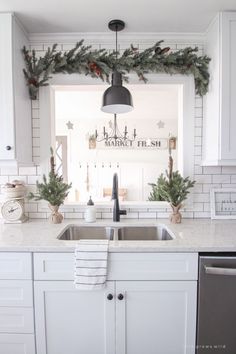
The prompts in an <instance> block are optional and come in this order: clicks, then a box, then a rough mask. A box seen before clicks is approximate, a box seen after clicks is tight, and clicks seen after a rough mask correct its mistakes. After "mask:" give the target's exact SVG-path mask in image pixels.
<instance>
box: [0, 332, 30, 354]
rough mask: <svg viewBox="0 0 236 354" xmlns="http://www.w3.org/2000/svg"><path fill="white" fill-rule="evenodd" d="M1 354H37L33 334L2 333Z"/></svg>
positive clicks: (0, 339)
mask: <svg viewBox="0 0 236 354" xmlns="http://www.w3.org/2000/svg"><path fill="white" fill-rule="evenodd" d="M0 353H1V354H35V341H34V335H33V334H0Z"/></svg>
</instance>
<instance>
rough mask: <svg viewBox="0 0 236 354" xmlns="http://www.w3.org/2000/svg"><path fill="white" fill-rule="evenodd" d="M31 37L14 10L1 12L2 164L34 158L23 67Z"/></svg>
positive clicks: (0, 110)
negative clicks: (25, 48)
mask: <svg viewBox="0 0 236 354" xmlns="http://www.w3.org/2000/svg"><path fill="white" fill-rule="evenodd" d="M24 45H25V46H28V39H27V36H26V34H25V32H24V29H23V28H22V27H21V24H19V23H18V20H17V19H16V18H15V16H14V15H13V14H11V13H0V47H1V53H2V54H1V56H0V122H1V129H0V164H16V163H18V164H20V165H24V164H29V163H31V162H32V132H31V130H32V129H31V102H30V99H29V95H28V89H27V86H26V84H25V79H24V75H23V71H22V69H23V68H24V60H23V56H22V48H23V46H24Z"/></svg>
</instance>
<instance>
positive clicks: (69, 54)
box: [22, 40, 210, 100]
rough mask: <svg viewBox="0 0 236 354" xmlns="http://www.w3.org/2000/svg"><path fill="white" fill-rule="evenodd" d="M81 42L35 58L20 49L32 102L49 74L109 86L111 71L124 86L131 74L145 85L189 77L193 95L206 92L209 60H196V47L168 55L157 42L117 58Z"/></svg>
mask: <svg viewBox="0 0 236 354" xmlns="http://www.w3.org/2000/svg"><path fill="white" fill-rule="evenodd" d="M83 42H84V41H83V40H81V41H80V42H78V43H77V44H76V45H75V47H74V48H73V49H71V50H69V51H66V52H61V51H57V50H56V47H57V44H54V45H53V46H52V48H48V50H47V52H46V53H45V55H44V56H43V57H39V58H37V56H36V52H35V50H32V52H31V51H29V50H28V49H26V47H24V48H23V50H22V51H23V56H24V60H25V68H24V69H23V72H24V76H25V79H26V83H27V85H28V87H29V95H30V98H31V99H32V100H34V99H36V98H37V93H38V90H39V87H41V86H46V85H48V81H49V80H50V78H51V76H50V75H51V74H56V73H67V74H72V73H78V74H85V75H89V76H91V77H93V78H100V79H101V80H103V81H107V82H109V77H110V74H111V73H112V71H113V70H114V68H116V69H117V70H118V71H120V72H121V73H122V75H123V79H124V80H125V81H126V82H127V81H128V77H127V74H128V73H129V72H135V73H136V74H137V75H138V77H139V79H140V80H141V81H143V82H147V78H146V77H145V74H148V73H167V74H170V75H172V74H184V75H190V74H192V75H193V76H194V80H195V90H196V93H197V94H199V95H200V96H203V95H205V94H206V93H207V91H208V85H209V77H210V75H209V71H208V64H209V62H210V58H209V57H208V56H206V55H203V56H198V55H197V52H198V48H197V47H195V48H191V47H187V48H184V49H180V50H177V51H171V50H170V48H169V47H164V48H162V47H161V46H160V45H161V44H162V43H163V41H159V42H157V43H156V44H155V45H153V46H152V47H150V48H147V49H145V50H144V51H141V52H139V51H138V49H137V48H134V47H133V46H132V45H131V46H130V48H128V49H126V50H124V52H123V54H122V55H119V53H116V51H113V52H109V51H108V50H107V49H99V50H93V49H92V48H91V46H85V45H83ZM116 54H118V58H117V59H116Z"/></svg>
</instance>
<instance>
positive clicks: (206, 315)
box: [196, 254, 236, 354]
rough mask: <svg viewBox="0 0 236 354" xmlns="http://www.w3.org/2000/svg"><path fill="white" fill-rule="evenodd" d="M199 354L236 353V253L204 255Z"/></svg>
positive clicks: (198, 332)
mask: <svg viewBox="0 0 236 354" xmlns="http://www.w3.org/2000/svg"><path fill="white" fill-rule="evenodd" d="M196 353H197V354H210V353H215V354H218V353H219V354H236V254H230V255H229V254H219V255H218V254H217V255H216V254H215V255H213V254H208V255H202V256H200V264H199V287H198V321H197V347H196Z"/></svg>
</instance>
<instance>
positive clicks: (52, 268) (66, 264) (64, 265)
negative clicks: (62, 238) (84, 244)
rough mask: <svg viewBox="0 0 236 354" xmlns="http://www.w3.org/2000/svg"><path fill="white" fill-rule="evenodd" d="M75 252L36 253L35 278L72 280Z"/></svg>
mask: <svg viewBox="0 0 236 354" xmlns="http://www.w3.org/2000/svg"><path fill="white" fill-rule="evenodd" d="M73 277H74V253H34V280H72V279H73Z"/></svg>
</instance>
